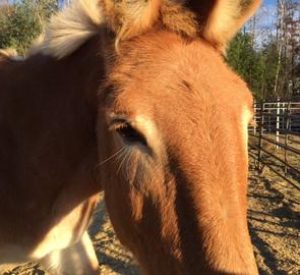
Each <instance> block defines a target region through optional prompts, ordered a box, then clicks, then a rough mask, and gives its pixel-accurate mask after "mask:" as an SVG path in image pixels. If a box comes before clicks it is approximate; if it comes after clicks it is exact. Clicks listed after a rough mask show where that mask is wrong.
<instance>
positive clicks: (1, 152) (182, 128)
mask: <svg viewBox="0 0 300 275" xmlns="http://www.w3.org/2000/svg"><path fill="white" fill-rule="evenodd" d="M259 3H260V1H259V0H253V1H241V0H240V1H238V0H236V1H231V0H216V1H209V0H203V1H196V0H190V1H187V2H186V3H185V4H184V3H181V2H180V1H172V0H148V1H126V0H124V1H123V0H121V1H118V2H114V1H111V0H102V1H96V0H77V1H74V2H73V3H72V4H71V5H70V6H69V7H68V8H67V9H66V10H64V11H62V12H60V13H58V14H57V15H56V16H54V17H53V18H52V20H51V22H50V23H49V24H48V26H47V27H46V29H45V32H44V34H43V35H42V36H41V37H40V38H39V39H38V40H37V42H36V43H35V44H34V45H33V46H32V48H31V49H30V50H29V53H28V56H27V57H26V58H25V59H24V60H15V59H13V58H10V56H9V55H6V54H1V53H0V87H1V93H0V126H1V128H0V129H1V134H0V163H1V170H0V219H1V226H0V263H5V262H16V261H26V260H41V261H42V263H43V264H44V266H45V267H46V268H48V269H49V270H50V271H51V272H52V273H54V274H97V272H98V271H97V267H98V263H97V259H96V255H95V252H94V250H93V248H92V244H91V240H90V238H89V236H88V235H87V233H86V229H87V227H88V225H89V223H90V219H91V214H92V212H93V210H94V208H95V205H96V202H97V196H98V193H99V192H100V191H101V190H102V189H103V190H104V194H105V201H106V204H107V208H108V213H109V216H110V219H111V221H112V224H113V226H114V229H115V231H116V234H117V236H118V238H119V239H120V240H121V242H122V243H123V244H124V245H125V246H127V247H128V248H129V249H130V250H131V251H132V253H133V254H134V256H135V257H136V258H137V260H138V262H139V264H140V266H141V270H142V272H143V274H257V267H256V263H255V259H254V255H253V249H252V245H251V240H250V236H249V232H248V225H247V197H246V194H247V175H248V171H247V170H248V159H247V125H248V123H249V122H250V120H251V117H252V96H251V93H250V91H249V90H248V88H247V87H246V84H245V83H244V82H243V81H242V80H241V79H240V78H239V77H238V76H237V75H236V74H235V73H233V72H232V70H231V69H230V68H229V67H228V66H227V65H226V63H225V62H224V58H223V56H222V54H223V53H224V52H225V50H226V47H227V44H228V42H229V41H230V40H231V38H232V37H233V36H234V34H235V33H236V32H237V31H238V30H239V29H240V28H241V27H242V26H243V24H244V23H245V22H246V21H247V20H248V19H249V17H250V16H251V15H253V14H254V12H255V11H256V9H257V8H258V6H259Z"/></svg>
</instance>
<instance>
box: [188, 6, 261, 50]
mask: <svg viewBox="0 0 300 275" xmlns="http://www.w3.org/2000/svg"><path fill="white" fill-rule="evenodd" d="M260 3H261V0H190V2H188V3H187V5H188V6H189V8H190V9H191V10H192V11H193V12H195V13H196V15H197V19H198V20H197V21H198V23H199V27H200V34H201V36H202V37H204V38H205V39H206V40H207V41H208V42H210V43H211V44H212V45H213V46H214V47H216V48H217V49H219V50H221V51H224V50H225V49H226V47H227V45H228V43H229V42H230V40H231V39H232V38H233V37H234V35H235V34H236V33H237V32H238V31H239V30H240V28H241V27H242V26H243V25H244V24H245V23H246V22H247V20H248V19H249V18H250V17H251V16H252V15H253V14H254V13H255V12H256V10H257V9H258V7H259V5H260Z"/></svg>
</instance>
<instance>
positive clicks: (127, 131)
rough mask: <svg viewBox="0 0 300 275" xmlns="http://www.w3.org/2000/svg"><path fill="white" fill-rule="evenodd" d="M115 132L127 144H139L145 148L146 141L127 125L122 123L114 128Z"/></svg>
mask: <svg viewBox="0 0 300 275" xmlns="http://www.w3.org/2000/svg"><path fill="white" fill-rule="evenodd" d="M116 132H117V133H118V134H119V135H120V136H121V138H122V139H123V141H124V142H125V143H127V144H134V143H136V144H141V145H143V146H147V141H146V139H145V137H144V136H143V134H141V133H140V132H139V131H138V130H137V129H135V128H133V127H132V126H131V125H130V124H129V123H124V124H122V125H120V126H119V127H117V128H116Z"/></svg>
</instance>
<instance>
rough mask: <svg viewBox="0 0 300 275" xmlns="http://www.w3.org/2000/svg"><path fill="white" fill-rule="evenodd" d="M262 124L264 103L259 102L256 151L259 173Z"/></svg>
mask: <svg viewBox="0 0 300 275" xmlns="http://www.w3.org/2000/svg"><path fill="white" fill-rule="evenodd" d="M263 124H264V101H263V100H262V101H261V107H260V120H259V123H258V130H259V135H258V150H257V170H258V171H259V172H261V171H260V168H261V154H262V151H261V146H262V135H263Z"/></svg>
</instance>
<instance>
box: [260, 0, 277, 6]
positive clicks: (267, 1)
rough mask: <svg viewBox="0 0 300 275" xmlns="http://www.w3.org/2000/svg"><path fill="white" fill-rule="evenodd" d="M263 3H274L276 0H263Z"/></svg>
mask: <svg viewBox="0 0 300 275" xmlns="http://www.w3.org/2000/svg"><path fill="white" fill-rule="evenodd" d="M263 4H264V5H275V4H276V0H264V1H263Z"/></svg>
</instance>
